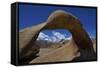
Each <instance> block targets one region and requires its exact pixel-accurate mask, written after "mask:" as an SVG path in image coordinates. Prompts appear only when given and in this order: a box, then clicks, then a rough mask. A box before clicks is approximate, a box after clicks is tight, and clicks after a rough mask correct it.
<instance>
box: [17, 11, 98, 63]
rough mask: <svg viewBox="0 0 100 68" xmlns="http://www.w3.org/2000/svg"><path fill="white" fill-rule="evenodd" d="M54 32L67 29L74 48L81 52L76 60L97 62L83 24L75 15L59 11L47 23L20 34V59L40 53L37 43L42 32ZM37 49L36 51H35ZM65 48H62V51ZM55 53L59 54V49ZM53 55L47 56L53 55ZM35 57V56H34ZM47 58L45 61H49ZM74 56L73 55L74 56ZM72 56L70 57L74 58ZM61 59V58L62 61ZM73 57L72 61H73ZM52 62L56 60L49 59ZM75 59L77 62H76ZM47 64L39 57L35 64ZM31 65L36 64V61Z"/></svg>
mask: <svg viewBox="0 0 100 68" xmlns="http://www.w3.org/2000/svg"><path fill="white" fill-rule="evenodd" d="M46 29H47V30H53V29H67V30H68V31H69V32H71V34H72V38H73V40H72V41H71V42H74V45H76V46H74V45H73V44H71V45H73V48H74V47H76V50H77V51H79V52H80V57H78V58H76V59H78V60H79V61H80V60H95V59H96V55H95V52H94V49H93V44H92V41H91V39H90V38H89V36H88V34H87V32H86V31H85V30H84V28H83V26H82V24H81V23H80V21H79V19H78V18H77V17H75V16H74V15H72V14H70V13H67V12H65V11H63V10H57V11H55V12H53V13H52V14H51V15H50V16H49V17H48V19H47V20H46V22H44V23H41V24H39V25H36V26H32V27H30V28H26V29H23V30H21V31H20V32H19V54H20V55H19V56H20V59H22V58H24V57H29V56H30V55H31V54H32V53H33V54H36V53H38V52H39V47H38V48H36V44H35V41H36V39H37V37H38V35H39V33H40V32H41V31H42V30H46ZM35 48H36V49H35ZM63 48H65V47H62V50H63ZM55 52H58V53H59V49H58V50H56V51H55ZM52 53H53V52H52ZM52 53H50V54H48V55H46V56H50V55H53V54H52ZM32 56H33V55H32ZM46 56H44V57H45V59H47V58H46ZM72 56H73V55H72ZM72 56H70V57H72ZM60 58H61V57H59V59H60ZM73 58H75V56H74V57H72V58H71V59H70V60H68V61H71V60H73ZM49 59H50V60H54V59H55V58H49ZM76 59H75V61H76ZM40 61H41V62H43V61H44V62H46V61H45V60H44V58H43V57H38V58H37V59H36V60H35V62H36V63H38V62H40ZM30 63H34V60H33V61H31V62H30Z"/></svg>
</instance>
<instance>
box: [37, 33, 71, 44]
mask: <svg viewBox="0 0 100 68" xmlns="http://www.w3.org/2000/svg"><path fill="white" fill-rule="evenodd" d="M52 34H53V35H52V36H49V35H47V34H45V33H43V32H40V34H39V36H38V38H37V40H44V41H48V42H60V41H61V40H62V39H63V40H70V39H71V36H70V37H66V34H62V33H60V32H56V31H53V32H52Z"/></svg>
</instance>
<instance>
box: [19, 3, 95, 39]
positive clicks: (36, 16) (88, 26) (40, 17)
mask: <svg viewBox="0 0 100 68" xmlns="http://www.w3.org/2000/svg"><path fill="white" fill-rule="evenodd" d="M55 10H64V11H66V12H70V13H71V14H73V15H75V16H76V17H77V18H78V19H79V20H80V21H81V23H82V24H83V27H84V28H85V30H86V31H87V32H88V34H89V35H90V36H93V37H96V9H95V8H80V7H60V6H44V5H42V6H40V5H31V4H30V5H29V4H20V5H19V29H20V30H21V29H23V28H26V27H30V26H33V25H36V24H40V23H42V22H45V21H46V19H47V18H48V16H49V15H50V14H51V13H52V12H53V11H55ZM55 31H56V32H60V33H61V34H66V36H67V37H69V36H70V35H71V34H70V32H68V31H67V30H64V29H63V30H55ZM51 32H52V31H48V30H45V31H43V33H45V34H47V35H49V36H52V35H53V34H52V33H51Z"/></svg>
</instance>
